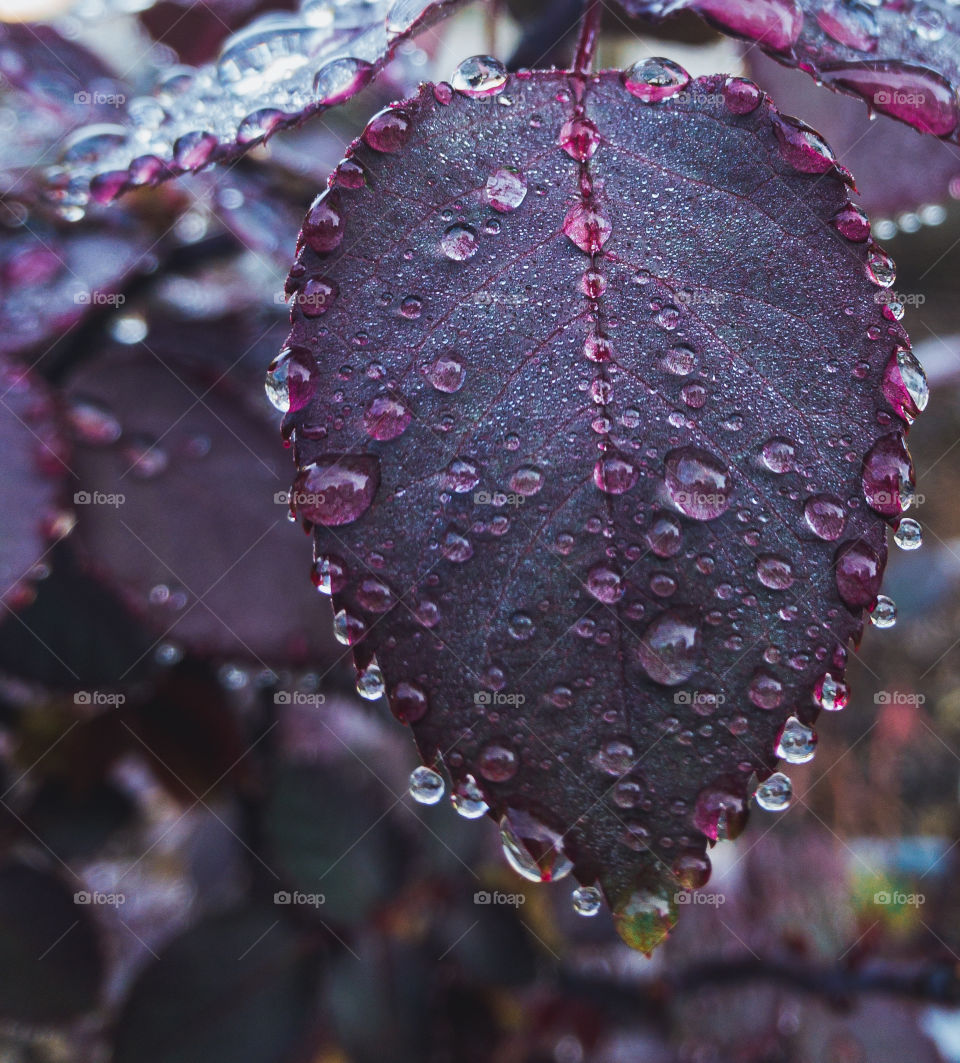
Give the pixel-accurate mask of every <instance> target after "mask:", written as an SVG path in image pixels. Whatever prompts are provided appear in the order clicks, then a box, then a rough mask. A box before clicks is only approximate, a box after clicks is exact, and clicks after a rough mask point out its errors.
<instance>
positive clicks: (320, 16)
mask: <svg viewBox="0 0 960 1063" xmlns="http://www.w3.org/2000/svg"><path fill="white" fill-rule="evenodd" d="M458 2H459V0H373V2H369V0H347V2H346V3H339V4H337V5H336V6H333V7H329V6H320V7H317V6H316V5H314V4H311V3H310V2H309V0H305V2H304V4H303V8H302V10H301V11H299V12H297V13H291V14H289V15H284V14H276V13H274V14H270V15H265V16H261V17H260V18H259V19H255V20H254V21H253V22H251V23H250V24H249V25H248V26H246V27H245V28H244V29H242V30H240V31H239V32H238V33H235V34H233V35H232V36H231V37H229V38H228V39H227V40H226V41H225V42H224V44H223V47H222V48H221V50H220V55H219V57H218V59H217V61H216V62H215V63H211V64H208V65H206V66H202V67H197V68H183V67H179V68H176V69H175V70H174V71H172V72H170V73H165V74H164V78H163V79H162V80H161V81H160V82H159V83H158V84H157V85H156V86H154V98H152V99H149V100H146V101H144V103H143V105H142V106H140V107H139V110H138V111H137V128H136V130H135V129H134V126H133V123H132V122H131V121H130V118H129V117H127V119H126V124H125V125H119V124H118V125H116V126H115V127H114V128H112V129H106V128H104V127H90V128H89V129H88V131H87V133H88V135H87V137H86V138H85V139H84V138H83V136H82V131H81V132H80V133H79V134H78V136H77V137H76V138H74V139H75V143H73V144H72V145H71V150H70V153H69V154H68V155H67V156H65V158H64V165H65V168H66V171H67V174H68V176H69V181H70V183H71V186H72V188H73V189H74V190H76V193H77V195H78V196H79V198H80V199H83V198H84V197H86V198H87V199H93V200H94V201H95V202H100V203H104V202H108V201H109V200H111V199H113V198H114V197H116V196H118V195H120V194H121V193H122V192H124V191H126V190H128V189H130V188H134V187H138V186H142V185H153V184H158V183H160V182H161V181H164V180H167V179H168V178H170V177H175V176H177V175H179V174H182V173H186V172H188V171H196V170H201V169H203V168H204V167H205V166H208V165H210V164H212V163H214V162H221V161H224V160H227V159H233V158H236V157H237V156H239V155H242V154H243V153H244V152H246V151H248V150H249V149H250V148H252V147H254V146H256V145H257V144H261V143H263V141H264V140H266V139H267V138H268V137H270V136H271V135H272V134H273V133H275V132H276V131H277V130H278V129H285V128H287V127H289V126H292V125H296V124H298V123H300V122H302V121H303V120H304V119H305V118H307V117H309V116H310V115H313V114H317V113H319V112H320V111H323V110H325V109H326V108H328V107H333V106H335V105H337V104H339V103H342V102H344V101H345V100H348V99H350V97H352V96H354V95H356V93H358V92H359V91H360V90H361V89H362V88H363V87H364V86H365V85H366V84H367V83H368V82H369V81H370V79H371V78H372V77H374V76H375V75H376V74H377V73H379V71H380V70H381V69H382V68H383V67H384V65H385V64H386V63H387V61H388V60H389V59H390V58H391V57H392V55H393V52H394V50H395V49H396V48H397V46H398V45H399V44H401V43H402V42H403V41H405V40H408V39H409V38H410V37H411V36H413V35H414V34H416V33H419V32H420V31H421V30H423V29H425V28H426V27H427V26H429V25H432V24H433V23H434V22H436V21H437V20H439V19H440V18H442V17H444V15H446V14H447V13H448V12H449V10H450V9H451V8H452V7H454V6H455V5H456V4H457V3H458ZM146 133H149V134H151V135H150V136H145V134H146ZM148 140H149V150H148V149H147V148H146V147H145V146H144V145H145V143H146V141H148ZM84 188H86V189H87V190H88V191H87V192H84V191H83V189H84Z"/></svg>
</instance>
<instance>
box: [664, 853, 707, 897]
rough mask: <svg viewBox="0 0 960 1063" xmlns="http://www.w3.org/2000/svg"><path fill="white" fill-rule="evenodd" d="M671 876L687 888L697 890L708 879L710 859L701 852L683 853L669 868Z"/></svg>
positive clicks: (704, 884)
mask: <svg viewBox="0 0 960 1063" xmlns="http://www.w3.org/2000/svg"><path fill="white" fill-rule="evenodd" d="M670 870H671V871H672V872H673V877H674V878H675V879H676V880H677V881H678V882H679V883H680V885H681V886H683V888H684V889H687V890H697V889H700V887H701V886H706V884H707V883H708V882H709V881H710V872H711V870H712V868H711V866H710V859H709V857H707V856H706V855H704V854H702V853H683V854H681V855H680V856H678V857H677V859H676V860H675V861H674V863H673V867H671V868H670Z"/></svg>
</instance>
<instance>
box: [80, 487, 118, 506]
mask: <svg viewBox="0 0 960 1063" xmlns="http://www.w3.org/2000/svg"><path fill="white" fill-rule="evenodd" d="M126 500H127V496H126V495H123V494H119V493H110V494H108V493H107V492H105V491H75V492H74V494H73V504H74V505H75V506H113V508H114V509H118V508H119V507H120V506H122V505H123V504H124V502H126Z"/></svg>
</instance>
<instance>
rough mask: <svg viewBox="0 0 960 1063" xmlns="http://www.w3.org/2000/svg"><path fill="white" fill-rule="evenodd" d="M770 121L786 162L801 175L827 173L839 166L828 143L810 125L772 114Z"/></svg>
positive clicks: (787, 116)
mask: <svg viewBox="0 0 960 1063" xmlns="http://www.w3.org/2000/svg"><path fill="white" fill-rule="evenodd" d="M770 121H771V123H772V125H773V131H774V133H775V134H776V137H777V142H778V143H779V146H780V154H781V155H782V156H783V158H784V160H785V161H786V162H787V163H789V164H790V165H791V166H792V167H793V168H794V169H795V170H799V172H800V173H826V172H827V171H828V170H832V169H833V167H834V166H836V164H837V157H836V156H835V155H834V154H833V152H832V151H831V150H830V147H829V146H828V144H827V142H826V141H825V140H824V139H823V137H822V136H820V134H819V133H818V132H817V131H816V130H815V129H811V128H810V127H809V126H808V125H805V124H804V123H803V122H800V121H798V120H797V119H796V118H791V117H790V116H789V115H780V114H771V115H770Z"/></svg>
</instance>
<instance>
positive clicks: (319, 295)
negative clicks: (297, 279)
mask: <svg viewBox="0 0 960 1063" xmlns="http://www.w3.org/2000/svg"><path fill="white" fill-rule="evenodd" d="M339 294H340V288H339V287H338V285H337V282H336V281H333V280H331V279H330V278H329V277H319V276H314V277H308V278H307V280H306V281H305V282H304V283H303V285H302V286H301V287H300V289H299V290H298V291H296V292H294V293H293V301H294V304H295V305H296V306H297V308H298V309H299V310H300V313H302V314H303V316H304V317H320V316H321V315H322V314H325V313H326V312H327V311H328V310H329V309H330V307H331V306H332V305H333V304H334V302H336V299H337V296H338V295H339Z"/></svg>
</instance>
